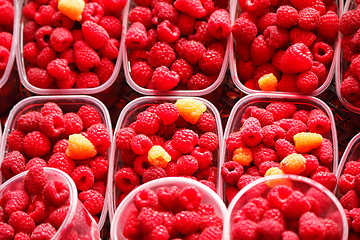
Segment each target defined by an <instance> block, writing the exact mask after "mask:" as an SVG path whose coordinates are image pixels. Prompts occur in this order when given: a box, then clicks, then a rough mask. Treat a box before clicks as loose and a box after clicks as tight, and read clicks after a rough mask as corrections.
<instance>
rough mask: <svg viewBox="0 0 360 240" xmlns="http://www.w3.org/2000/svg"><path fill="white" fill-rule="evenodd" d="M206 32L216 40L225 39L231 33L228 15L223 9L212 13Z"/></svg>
mask: <svg viewBox="0 0 360 240" xmlns="http://www.w3.org/2000/svg"><path fill="white" fill-rule="evenodd" d="M178 1H179V0H178ZM208 30H209V33H210V34H211V36H212V37H214V38H216V39H224V38H226V37H227V36H228V35H229V34H230V31H231V22H230V15H229V13H228V12H227V11H226V10H225V9H219V10H216V11H214V12H213V13H212V14H211V16H210V17H209V20H208Z"/></svg>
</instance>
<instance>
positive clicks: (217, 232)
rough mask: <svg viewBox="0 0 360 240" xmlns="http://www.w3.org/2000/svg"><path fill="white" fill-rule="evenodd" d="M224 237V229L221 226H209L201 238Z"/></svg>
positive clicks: (205, 239)
mask: <svg viewBox="0 0 360 240" xmlns="http://www.w3.org/2000/svg"><path fill="white" fill-rule="evenodd" d="M221 237H222V230H221V227H215V226H212V227H207V228H205V229H204V230H203V231H202V232H201V234H200V237H199V239H201V240H208V239H221Z"/></svg>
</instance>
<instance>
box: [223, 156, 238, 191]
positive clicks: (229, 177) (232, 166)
mask: <svg viewBox="0 0 360 240" xmlns="http://www.w3.org/2000/svg"><path fill="white" fill-rule="evenodd" d="M243 174H244V168H243V167H242V166H241V165H240V164H239V163H237V162H234V161H230V162H226V163H224V164H223V165H222V167H221V176H222V178H223V179H224V181H225V182H226V183H227V184H229V185H232V186H234V185H236V184H237V182H238V181H239V178H240V177H241V176H242V175H243Z"/></svg>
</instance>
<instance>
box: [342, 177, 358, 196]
mask: <svg viewBox="0 0 360 240" xmlns="http://www.w3.org/2000/svg"><path fill="white" fill-rule="evenodd" d="M354 183H355V177H354V176H353V175H350V174H343V175H341V177H340V178H339V184H338V186H339V191H340V193H341V194H346V193H347V192H348V191H350V190H353V189H354Z"/></svg>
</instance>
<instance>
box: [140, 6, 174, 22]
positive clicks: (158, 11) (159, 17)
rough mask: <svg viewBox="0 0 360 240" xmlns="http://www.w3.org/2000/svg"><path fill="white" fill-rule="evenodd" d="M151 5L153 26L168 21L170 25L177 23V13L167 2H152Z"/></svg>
mask: <svg viewBox="0 0 360 240" xmlns="http://www.w3.org/2000/svg"><path fill="white" fill-rule="evenodd" d="M153 5H154V8H153V9H152V14H153V19H152V23H153V24H155V25H158V24H160V23H161V22H162V21H164V20H169V21H170V22H172V23H176V22H177V20H178V16H179V12H178V11H177V10H176V9H175V8H174V7H173V5H172V4H170V3H168V2H161V1H154V2H153ZM144 7H146V6H144Z"/></svg>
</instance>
